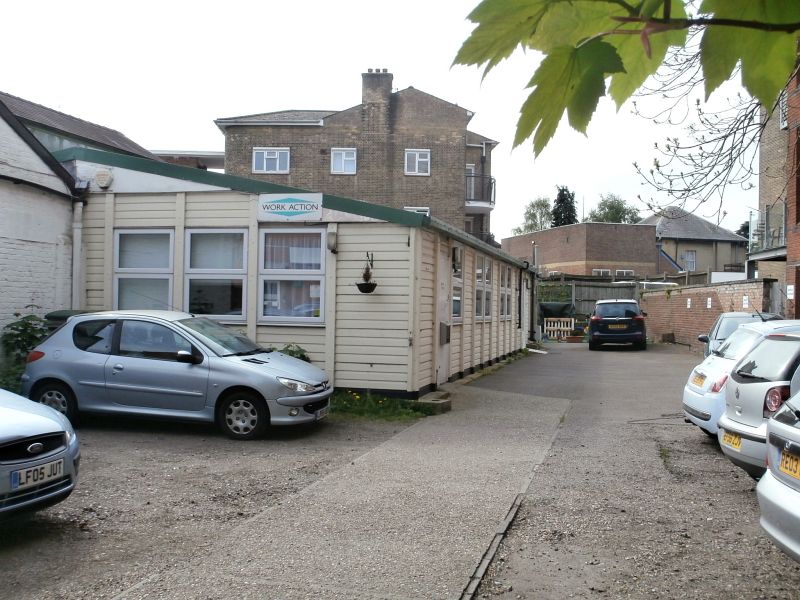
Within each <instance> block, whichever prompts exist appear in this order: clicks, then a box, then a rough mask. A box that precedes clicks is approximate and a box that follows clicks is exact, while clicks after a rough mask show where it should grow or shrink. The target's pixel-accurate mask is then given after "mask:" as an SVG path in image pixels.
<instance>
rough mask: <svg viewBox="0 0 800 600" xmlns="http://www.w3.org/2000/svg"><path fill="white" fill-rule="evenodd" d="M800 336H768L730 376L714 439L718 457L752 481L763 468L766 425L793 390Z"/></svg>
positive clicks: (795, 383) (799, 353) (799, 350)
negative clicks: (723, 455)
mask: <svg viewBox="0 0 800 600" xmlns="http://www.w3.org/2000/svg"><path fill="white" fill-rule="evenodd" d="M798 363H800V334H791V333H790V334H786V333H772V334H770V335H768V336H766V337H765V338H763V339H762V340H761V341H760V342H759V343H758V344H757V345H756V346H754V347H753V349H752V350H750V352H748V353H747V354H745V355H744V357H743V358H742V359H741V360H740V361H739V362H738V363H737V364H736V366H735V367H734V368H733V370H732V371H731V376H730V380H729V381H728V384H727V385H726V389H725V413H724V414H723V415H722V416H721V417H720V419H719V429H718V431H717V439H718V440H719V444H720V448H721V450H722V452H723V453H724V454H725V456H727V457H728V458H729V459H730V460H731V462H733V463H734V464H735V465H736V466H738V467H741V468H742V469H744V470H745V471H746V472H747V473H748V474H749V475H750V476H751V477H753V478H754V479H759V478H760V477H761V476H762V475H763V474H764V471H765V470H766V468H767V463H766V457H767V420H768V419H769V418H770V417H771V416H772V415H774V414H775V413H776V412H777V411H778V409H780V408H781V406H782V405H783V403H784V402H785V401H786V400H787V399H788V398H789V396H790V393H791V386H792V383H794V387H795V388H797V378H795V377H794V375H795V373H796V372H797V366H798Z"/></svg>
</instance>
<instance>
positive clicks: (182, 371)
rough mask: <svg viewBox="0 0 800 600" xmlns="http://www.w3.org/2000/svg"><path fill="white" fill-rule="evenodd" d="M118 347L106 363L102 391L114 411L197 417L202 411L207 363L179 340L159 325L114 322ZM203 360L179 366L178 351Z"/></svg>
mask: <svg viewBox="0 0 800 600" xmlns="http://www.w3.org/2000/svg"><path fill="white" fill-rule="evenodd" d="M118 339H119V341H118V342H117V344H115V349H114V353H113V355H112V356H111V357H109V360H108V362H107V363H106V390H107V393H108V397H109V399H110V400H111V402H112V403H113V404H115V405H122V406H129V407H136V408H140V409H145V411H144V412H153V411H156V412H157V411H199V410H202V409H203V408H204V407H205V404H206V395H207V387H208V373H209V367H208V358H207V357H205V356H204V355H203V354H202V352H200V350H199V349H198V348H196V347H195V346H193V345H192V344H191V343H190V342H189V341H188V340H187V339H186V338H184V337H183V336H182V335H181V334H179V333H177V332H176V331H173V330H172V329H170V328H169V327H167V326H165V325H162V324H160V323H154V322H150V321H145V320H138V319H124V320H121V321H120V322H119V338H118ZM181 350H184V351H187V352H190V353H192V354H193V355H196V356H201V357H202V362H200V363H199V364H193V363H187V362H178V351H181Z"/></svg>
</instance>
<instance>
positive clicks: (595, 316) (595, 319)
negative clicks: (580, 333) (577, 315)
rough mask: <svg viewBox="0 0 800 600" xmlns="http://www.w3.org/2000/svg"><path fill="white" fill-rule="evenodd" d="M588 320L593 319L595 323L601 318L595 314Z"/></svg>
mask: <svg viewBox="0 0 800 600" xmlns="http://www.w3.org/2000/svg"><path fill="white" fill-rule="evenodd" d="M589 320H590V321H593V322H595V323H597V321H602V319H601V318H600V317H598V316H597V315H592V316H591V318H590V319H589Z"/></svg>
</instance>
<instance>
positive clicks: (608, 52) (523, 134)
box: [514, 39, 624, 154]
mask: <svg viewBox="0 0 800 600" xmlns="http://www.w3.org/2000/svg"><path fill="white" fill-rule="evenodd" d="M623 68H624V67H623V65H622V61H621V60H620V58H619V56H618V55H617V52H616V50H615V49H614V47H613V46H612V45H611V44H608V43H607V42H604V41H602V40H599V39H596V40H592V41H590V42H587V43H586V44H583V45H582V46H579V47H578V48H573V47H570V46H563V47H559V48H554V49H553V50H552V51H551V52H550V53H549V54H548V55H547V56H546V57H545V59H544V60H543V61H542V63H541V64H540V65H539V68H538V69H537V70H536V73H535V74H534V76H533V79H531V81H530V84H529V85H530V86H535V89H534V90H533V92H531V94H530V96H528V99H527V100H526V101H525V103H524V104H523V106H522V110H521V114H520V118H519V122H518V123H517V133H516V137H515V139H514V146H515V147H516V146H519V145H520V144H521V143H522V142H524V141H525V140H526V139H528V138H529V137H530V136H531V135H534V137H533V149H534V152H535V153H536V154H539V153H540V152H541V151H542V150H543V149H544V147H545V146H546V145H547V142H549V141H550V139H551V138H552V137H553V134H555V131H556V129H557V128H558V123H559V121H560V120H561V116H562V115H563V114H564V111H565V110H566V111H567V116H568V118H569V124H570V125H571V126H572V127H573V128H575V129H577V130H578V131H580V132H582V133H585V132H586V127H587V126H588V124H589V121H590V120H591V118H592V114H593V113H594V111H595V109H596V108H597V102H598V101H599V100H600V97H601V96H603V95H604V94H605V89H606V86H605V78H606V76H607V75H609V74H611V73H618V72H620V71H622V70H623ZM534 131H535V132H536V133H535V134H534Z"/></svg>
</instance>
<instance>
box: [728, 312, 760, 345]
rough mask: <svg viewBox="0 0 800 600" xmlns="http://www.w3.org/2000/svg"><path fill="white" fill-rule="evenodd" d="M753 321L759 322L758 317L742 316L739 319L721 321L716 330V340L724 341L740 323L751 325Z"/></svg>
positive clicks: (731, 318) (730, 318)
mask: <svg viewBox="0 0 800 600" xmlns="http://www.w3.org/2000/svg"><path fill="white" fill-rule="evenodd" d="M753 321H761V317H759V316H758V315H744V316H741V317H728V318H724V319H723V320H722V323H720V324H719V329H718V330H717V339H718V340H724V339H725V338H727V337H728V336H729V335H730V334H732V333H733V332H734V331H736V329H737V328H738V327H739V325H741V324H742V323H751V322H753Z"/></svg>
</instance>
